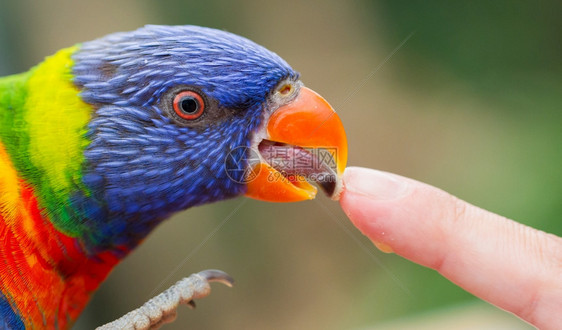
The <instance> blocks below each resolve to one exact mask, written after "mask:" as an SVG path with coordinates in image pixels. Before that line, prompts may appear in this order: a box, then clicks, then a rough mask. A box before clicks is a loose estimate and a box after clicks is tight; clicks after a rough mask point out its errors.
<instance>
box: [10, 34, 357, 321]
mask: <svg viewBox="0 0 562 330" xmlns="http://www.w3.org/2000/svg"><path fill="white" fill-rule="evenodd" d="M346 143H347V142H346V138H345V133H344V131H343V127H342V125H341V121H340V119H339V118H338V116H337V115H336V114H335V113H334V111H333V110H332V108H331V107H330V106H329V105H328V103H327V102H326V101H325V100H324V99H322V98H321V97H320V96H319V95H317V94H316V93H314V92H313V91H311V90H310V89H308V88H306V87H304V86H303V84H302V83H301V81H300V80H299V75H298V73H297V72H295V71H294V70H293V69H292V68H291V67H290V66H289V65H288V64H287V63H286V62H285V61H284V60H283V59H281V58H280V57H279V56H277V55H276V54H274V53H272V52H271V51H268V50H266V49H265V48H263V47H261V46H259V45H257V44H255V43H253V42H251V41H249V40H247V39H245V38H242V37H239V36H236V35H234V34H231V33H227V32H223V31H218V30H214V29H209V28H202V27H196V26H146V27H144V28H141V29H138V30H136V31H133V32H126V33H116V34H111V35H108V36H106V37H103V38H101V39H98V40H94V41H91V42H85V43H82V44H79V45H76V46H74V47H70V48H67V49H63V50H61V51H59V52H57V53H56V54H55V55H53V56H50V57H48V58H46V59H45V61H43V62H42V63H40V64H39V65H37V66H36V67H34V68H32V69H31V70H30V71H28V72H25V73H21V74H17V75H13V76H8V77H4V78H0V240H1V243H0V254H1V255H0V327H4V328H13V329H22V328H69V327H70V326H71V325H72V324H73V322H74V321H75V320H76V318H77V317H78V315H79V314H80V312H81V310H82V309H83V308H84V306H85V305H86V303H87V302H88V300H89V297H90V296H91V294H92V293H93V292H94V291H95V289H96V288H97V287H98V286H99V284H100V283H101V282H102V281H103V280H104V279H105V278H106V276H107V275H108V273H109V272H110V270H111V269H112V268H113V267H114V266H115V265H116V264H117V263H118V262H119V261H120V260H121V259H122V258H123V257H125V256H126V255H127V254H128V253H129V252H130V251H131V250H132V249H134V248H135V247H136V246H137V245H138V244H139V243H140V242H141V241H142V240H143V239H144V238H145V237H146V235H147V234H148V233H149V232H150V231H151V230H152V229H153V228H154V227H155V226H156V225H158V224H159V223H160V222H161V221H162V220H164V219H166V218H167V217H169V216H170V215H171V214H172V213H174V212H177V211H180V210H184V209H187V208H189V207H192V206H195V205H201V204H204V203H210V202H214V201H219V200H223V199H226V198H232V197H235V196H239V195H246V196H249V197H252V198H257V199H261V200H268V201H281V202H287V201H299V200H306V199H311V198H314V196H315V193H316V188H315V187H314V186H312V185H310V184H309V183H308V182H307V181H306V180H302V179H303V178H307V179H312V180H315V181H317V182H318V183H319V185H320V186H321V187H322V188H324V190H326V191H327V193H328V194H329V195H336V194H337V191H338V189H339V188H338V186H339V184H340V180H339V176H340V175H341V174H342V172H343V169H344V167H345V162H346V158H347V149H346V148H347V146H346ZM321 149H322V150H324V149H325V150H329V155H330V157H328V158H331V161H333V164H336V165H335V167H334V166H332V165H329V164H328V162H326V161H323V160H322V159H321V157H319V156H318V155H316V154H315V153H314V152H312V151H313V150H321ZM311 150H312V151H311ZM252 155H253V156H254V157H252ZM297 160H298V161H299V162H301V165H302V164H305V165H307V166H309V167H307V168H306V170H303V171H300V170H299V168H298V167H299V166H296V165H295V164H297V162H296V161H297ZM301 167H302V166H301Z"/></svg>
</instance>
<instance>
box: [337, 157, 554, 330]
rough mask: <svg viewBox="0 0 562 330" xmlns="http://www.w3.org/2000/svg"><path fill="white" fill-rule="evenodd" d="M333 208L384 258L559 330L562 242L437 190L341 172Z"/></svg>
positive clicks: (391, 177)
mask: <svg viewBox="0 0 562 330" xmlns="http://www.w3.org/2000/svg"><path fill="white" fill-rule="evenodd" d="M343 183H344V187H345V188H344V191H343V193H342V195H341V198H340V204H341V206H342V208H343V210H344V212H345V213H346V214H347V216H348V217H349V218H350V219H351V221H352V222H353V224H354V225H355V226H356V227H357V228H358V229H359V230H361V232H362V233H363V234H364V235H366V236H367V237H369V238H370V239H371V241H373V243H375V245H376V246H377V247H378V248H379V249H381V250H383V251H385V252H395V253H396V254H398V255H400V256H402V257H404V258H407V259H409V260H411V261H413V262H416V263H418V264H421V265H423V266H426V267H430V268H433V269H435V270H437V271H438V272H439V273H441V275H443V276H445V277H446V278H448V279H449V280H451V281H452V282H453V283H455V284H457V285H459V286H460V287H462V288H464V289H465V290H467V291H469V292H471V293H472V294H474V295H476V296H478V297H480V298H482V299H484V300H486V301H488V302H490V303H492V304H494V305H496V306H498V307H500V308H502V309H505V310H507V311H509V312H512V313H514V314H515V315H517V316H519V317H521V318H522V319H524V320H525V321H527V322H529V323H531V324H533V325H535V326H537V327H539V328H540V329H555V328H557V329H560V326H562V239H561V238H560V237H558V236H555V235H552V234H547V233H545V232H542V231H539V230H536V229H533V228H530V227H527V226H525V225H522V224H520V223H517V222H515V221H512V220H510V219H507V218H505V217H502V216H499V215H497V214H494V213H491V212H488V211H486V210H483V209H480V208H478V207H476V206H474V205H471V204H468V203H467V202H464V201H462V200H460V199H458V198H456V197H454V196H452V195H450V194H448V193H446V192H444V191H442V190H440V189H437V188H435V187H432V186H430V185H427V184H424V183H421V182H418V181H415V180H412V179H408V178H405V177H401V176H399V175H395V174H391V173H387V172H381V171H376V170H371V169H367V168H359V167H351V168H347V169H346V171H345V173H344V176H343Z"/></svg>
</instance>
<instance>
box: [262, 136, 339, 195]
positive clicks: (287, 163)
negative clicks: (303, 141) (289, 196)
mask: <svg viewBox="0 0 562 330" xmlns="http://www.w3.org/2000/svg"><path fill="white" fill-rule="evenodd" d="M258 149H259V151H260V154H261V156H262V157H263V159H264V160H265V161H266V162H267V163H268V164H269V165H271V167H273V168H274V169H275V170H276V171H278V172H279V173H281V174H282V175H283V176H284V177H286V178H287V179H288V180H289V181H291V182H293V183H294V182H296V181H298V180H304V179H306V180H309V181H313V182H316V184H318V185H319V186H320V187H321V188H322V190H324V192H325V193H326V194H327V195H328V196H330V197H332V195H333V194H334V191H335V189H336V184H337V177H338V176H337V174H336V173H337V172H336V168H337V167H336V162H335V160H334V158H333V157H332V155H331V154H330V153H329V152H328V151H327V150H324V149H321V148H319V149H305V148H302V147H298V146H293V145H289V144H284V143H279V142H274V141H269V140H263V141H262V142H261V143H260V144H259V146H258Z"/></svg>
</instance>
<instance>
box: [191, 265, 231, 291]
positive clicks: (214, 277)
mask: <svg viewBox="0 0 562 330" xmlns="http://www.w3.org/2000/svg"><path fill="white" fill-rule="evenodd" d="M197 274H198V275H199V276H202V277H203V278H204V279H206V280H207V281H208V282H219V283H222V284H224V285H226V286H228V287H229V288H232V286H233V285H234V279H233V278H232V276H230V275H228V274H227V273H225V272H223V271H222V270H218V269H207V270H204V271H201V272H199V273H197Z"/></svg>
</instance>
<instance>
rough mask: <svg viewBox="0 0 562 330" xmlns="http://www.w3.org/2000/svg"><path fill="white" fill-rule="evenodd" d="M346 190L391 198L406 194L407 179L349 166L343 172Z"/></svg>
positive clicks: (372, 196) (374, 197)
mask: <svg viewBox="0 0 562 330" xmlns="http://www.w3.org/2000/svg"><path fill="white" fill-rule="evenodd" d="M343 184H344V186H345V188H344V189H345V190H346V191H350V192H353V193H357V194H361V195H365V196H368V197H370V198H373V199H376V200H392V199H396V198H399V197H402V196H404V195H405V194H406V191H407V188H408V181H406V180H405V179H404V180H403V179H401V178H400V177H396V176H394V175H392V174H390V173H386V172H381V171H377V170H372V169H368V168H362V167H349V168H347V169H346V170H345V172H344V174H343Z"/></svg>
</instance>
